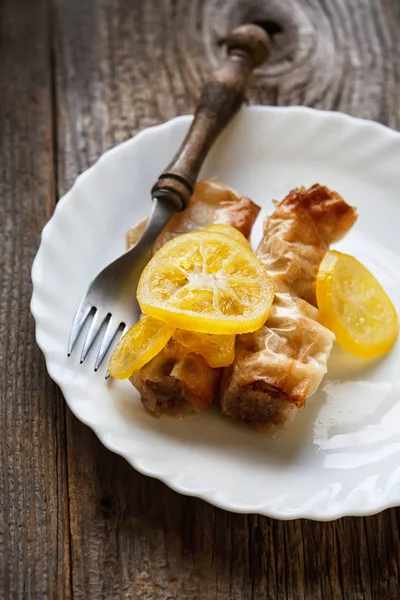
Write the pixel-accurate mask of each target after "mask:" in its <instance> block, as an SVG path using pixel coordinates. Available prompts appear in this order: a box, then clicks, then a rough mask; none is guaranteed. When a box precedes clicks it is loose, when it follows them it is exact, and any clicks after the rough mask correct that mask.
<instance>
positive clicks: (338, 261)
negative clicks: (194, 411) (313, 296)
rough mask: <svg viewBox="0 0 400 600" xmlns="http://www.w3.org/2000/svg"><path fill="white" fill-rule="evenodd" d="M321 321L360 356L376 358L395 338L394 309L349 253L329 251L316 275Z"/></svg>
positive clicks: (344, 346) (378, 285) (396, 325)
mask: <svg viewBox="0 0 400 600" xmlns="http://www.w3.org/2000/svg"><path fill="white" fill-rule="evenodd" d="M317 302H318V308H319V311H320V317H321V321H322V323H323V324H324V325H326V327H328V328H329V329H331V331H333V333H334V334H335V335H336V339H337V341H338V343H339V344H340V345H341V346H342V347H343V348H344V349H345V350H347V352H350V353H351V354H355V355H356V356H359V357H361V358H377V357H379V356H383V355H384V354H386V353H387V352H389V350H390V349H391V348H392V346H393V344H394V343H395V341H396V339H397V334H398V320H397V313H396V309H395V308H394V306H393V304H392V302H391V300H390V298H389V297H388V295H387V294H386V292H385V290H384V289H383V288H382V286H381V285H380V283H379V282H378V281H377V280H376V279H375V277H374V276H373V275H372V273H370V272H369V271H368V269H367V268H366V267H364V266H363V265H362V264H361V263H359V262H358V260H356V259H355V258H353V257H352V256H348V255H347V254H342V253H341V252H336V251H329V252H327V253H326V254H325V257H324V259H323V260H322V262H321V265H320V268H319V272H318V277H317Z"/></svg>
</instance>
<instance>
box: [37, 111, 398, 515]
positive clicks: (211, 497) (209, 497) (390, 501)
mask: <svg viewBox="0 0 400 600" xmlns="http://www.w3.org/2000/svg"><path fill="white" fill-rule="evenodd" d="M242 110H246V111H258V112H271V111H272V112H275V111H278V112H298V113H309V114H313V115H314V116H317V117H318V118H326V117H327V118H332V117H334V118H335V119H342V120H345V121H347V122H348V123H351V125H353V126H357V127H359V126H363V127H364V126H367V127H370V128H374V129H375V130H376V131H379V132H380V133H383V134H385V135H390V136H391V137H393V138H396V139H397V140H398V141H400V133H399V132H397V131H395V130H393V129H391V128H389V127H387V126H385V125H382V124H381V123H377V122H375V121H371V120H369V119H364V118H359V117H355V116H352V115H348V114H344V113H340V112H336V111H329V110H319V109H313V108H309V107H303V106H290V107H274V106H249V107H246V108H245V109H242ZM192 118H193V115H180V116H177V117H174V118H172V119H170V120H169V121H167V122H165V123H161V124H157V125H154V126H151V127H148V128H146V129H144V130H142V131H140V132H139V133H138V134H136V135H135V136H134V137H132V138H130V139H128V140H126V141H124V142H122V143H120V144H117V145H116V146H114V147H112V148H110V149H109V150H107V151H106V152H104V153H103V154H102V155H101V156H100V157H99V158H98V159H97V160H96V161H95V162H94V163H93V165H91V166H90V167H89V168H88V169H87V170H85V171H84V172H82V173H81V174H79V175H78V177H77V178H76V180H75V182H74V184H73V186H72V187H71V188H70V190H69V191H68V192H66V193H65V194H64V195H63V196H62V197H61V198H60V200H59V201H58V203H57V204H56V207H55V210H54V212H53V214H52V216H51V218H50V219H49V221H48V222H47V223H46V225H45V226H44V228H43V230H42V234H41V240H40V245H39V249H38V251H37V254H36V256H35V259H34V261H33V264H32V271H31V278H32V286H33V291H32V298H31V303H30V308H31V312H32V315H33V317H34V320H35V336H36V341H37V344H38V346H39V348H40V349H41V351H42V353H43V355H44V357H45V363H46V368H47V371H48V373H49V376H50V377H51V378H52V379H53V380H54V381H55V382H56V383H57V385H58V386H59V387H60V389H61V392H62V394H63V396H64V398H65V401H66V402H67V404H68V406H69V408H70V409H71V411H72V412H73V414H74V415H75V416H76V417H77V418H78V419H79V420H80V421H81V422H83V423H84V424H85V425H87V426H88V427H90V428H91V429H92V430H93V431H94V433H95V434H96V436H97V437H98V438H99V440H100V441H101V443H102V444H103V445H104V446H105V447H106V448H108V449H109V450H111V451H112V452H114V453H116V454H118V455H120V456H122V457H123V458H125V460H127V462H129V464H131V465H132V466H133V467H134V468H135V469H137V470H138V471H139V472H140V473H143V474H144V475H147V476H150V477H153V478H155V479H158V480H160V481H162V482H163V483H165V484H166V485H167V486H169V487H170V488H171V489H173V490H174V491H176V492H178V493H180V494H183V495H186V496H191V497H197V498H200V499H202V500H204V501H206V502H209V503H211V504H213V505H214V506H216V507H218V508H222V509H224V510H228V511H231V512H235V513H241V514H251V513H256V514H261V515H265V516H268V517H272V518H277V519H281V520H292V519H296V518H307V519H311V520H318V521H330V520H334V519H338V518H341V517H344V516H367V515H373V514H376V513H377V512H380V511H382V510H385V509H388V508H391V507H394V506H397V505H398V504H399V503H400V471H399V478H398V482H397V483H396V485H395V486H394V487H396V488H397V487H398V491H397V493H396V492H395V491H393V489H392V490H389V491H388V492H386V493H385V494H384V497H383V498H382V495H383V494H380V495H375V496H373V495H372V494H369V499H368V508H365V507H364V509H361V510H357V509H356V507H355V505H354V502H353V503H349V502H348V497H349V495H350V494H348V495H347V497H346V499H345V500H344V501H343V502H341V503H338V502H334V505H335V506H334V507H333V506H332V504H331V505H328V506H326V510H325V511H321V510H320V509H318V508H315V507H314V506H313V499H314V498H309V500H308V502H307V503H306V505H304V504H303V505H302V506H297V507H296V508H293V509H288V508H281V507H280V508H278V509H276V508H273V507H271V506H270V503H268V502H267V503H265V504H262V505H249V506H243V505H239V504H237V503H236V504H235V501H234V500H233V499H232V498H226V497H225V495H224V492H222V491H221V490H218V489H215V488H196V486H192V487H187V486H185V485H184V483H183V482H182V481H181V480H182V479H183V477H182V473H179V471H173V470H171V471H170V472H169V473H167V474H160V473H158V472H157V470H155V469H152V468H149V467H147V466H146V464H145V462H146V461H145V457H143V456H138V457H132V456H129V455H128V454H127V453H124V450H123V449H122V448H118V447H117V445H115V444H113V443H111V442H110V441H109V440H108V439H107V433H106V432H104V431H103V430H102V429H101V427H97V426H96V425H95V424H93V423H91V422H90V419H86V417H85V416H84V415H83V414H82V412H80V410H79V406H78V403H75V402H74V400H73V399H72V400H71V399H69V398H68V396H69V394H68V382H64V381H62V380H60V378H58V377H57V374H56V373H55V370H56V368H55V367H56V365H54V362H53V361H52V360H50V358H49V356H48V354H47V346H46V341H45V340H44V331H43V330H42V329H41V322H40V316H39V314H38V313H39V310H38V309H39V304H38V302H37V292H38V287H39V285H40V284H39V282H38V276H37V273H38V269H39V265H40V262H41V260H42V253H43V252H44V250H43V240H44V239H45V238H46V236H49V235H50V234H51V231H52V228H53V226H54V224H55V222H56V221H55V219H56V220H57V218H58V217H59V215H60V214H61V213H62V211H64V210H65V209H66V207H67V206H68V202H69V201H70V198H71V197H72V195H73V193H74V191H75V190H76V188H77V187H79V185H80V184H81V183H82V181H83V180H84V178H86V177H87V176H88V174H89V173H92V172H93V171H94V170H97V169H98V167H99V165H100V166H101V164H102V162H103V161H104V160H107V159H108V157H109V156H110V155H115V154H117V153H118V152H122V151H123V150H124V148H126V147H127V146H130V145H131V144H135V143H136V141H137V140H138V139H141V138H143V137H144V136H146V135H149V134H154V132H155V131H156V130H166V129H168V128H169V127H171V126H173V125H174V124H175V123H176V122H178V121H187V122H189V120H191V119H192ZM53 367H54V368H53ZM177 479H178V481H177ZM323 489H324V488H322V490H321V491H323Z"/></svg>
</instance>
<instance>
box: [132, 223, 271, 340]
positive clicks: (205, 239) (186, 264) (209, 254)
mask: <svg viewBox="0 0 400 600" xmlns="http://www.w3.org/2000/svg"><path fill="white" fill-rule="evenodd" d="M273 298H274V290H273V284H272V280H271V278H270V277H269V275H268V273H267V270H266V268H265V266H264V265H263V263H262V262H261V261H260V260H259V259H258V258H257V257H256V256H255V255H254V254H253V253H252V251H251V250H250V248H249V249H247V248H245V247H244V245H243V244H242V243H239V242H238V241H236V240H235V239H233V238H231V237H229V236H227V235H221V234H220V233H215V232H212V231H201V232H196V233H187V234H185V235H181V236H178V237H176V238H174V239H173V240H170V241H169V242H167V243H166V244H164V246H162V247H161V248H160V250H159V251H158V252H156V254H155V255H154V256H153V258H152V259H151V260H150V262H149V263H148V264H147V266H146V267H145V269H144V270H143V273H142V276H141V278H140V280H139V285H138V290H137V299H138V302H139V305H140V308H141V310H142V312H143V313H145V314H147V315H149V316H151V317H154V318H156V319H160V320H162V321H165V322H166V323H168V324H169V325H172V326H174V327H177V328H180V329H186V330H188V331H199V332H201V333H213V334H235V333H247V332H249V331H255V330H256V329H259V328H260V327H261V326H262V325H263V324H264V323H265V321H266V319H267V317H268V314H269V310H270V308H271V304H272V301H273Z"/></svg>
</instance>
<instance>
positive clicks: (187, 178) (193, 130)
mask: <svg viewBox="0 0 400 600" xmlns="http://www.w3.org/2000/svg"><path fill="white" fill-rule="evenodd" d="M224 42H225V44H226V47H227V54H228V56H227V58H226V60H225V62H224V64H223V65H222V67H221V68H220V69H218V70H217V71H215V72H214V73H213V75H212V76H211V79H210V80H209V81H208V83H206V84H205V86H204V88H203V90H202V93H201V96H200V100H199V103H198V105H197V108H196V111H195V115H194V119H193V121H192V124H191V127H190V129H189V131H188V133H187V135H186V137H185V139H184V140H183V142H182V144H181V146H180V148H179V150H178V152H177V153H176V155H175V156H174V158H173V159H172V161H171V163H170V164H169V165H168V167H167V168H166V169H165V171H163V173H162V174H161V175H160V176H159V178H158V180H157V182H156V183H155V184H154V186H153V188H152V190H151V195H152V199H153V208H152V211H151V215H150V218H149V220H148V222H147V225H146V228H145V230H144V232H143V234H142V237H141V238H140V240H139V241H138V242H137V244H136V245H135V246H134V247H133V248H131V249H130V250H129V251H128V252H126V253H125V254H123V255H122V256H120V257H119V258H118V259H117V260H115V261H114V262H112V263H111V264H109V265H108V266H107V267H106V268H105V269H103V270H102V271H101V272H100V273H99V274H98V275H97V277H96V278H95V279H94V280H93V281H92V283H91V284H90V285H89V288H88V290H87V291H86V293H85V295H84V296H83V298H82V300H81V302H80V304H79V306H78V309H77V311H76V314H75V317H74V320H73V323H72V328H71V333H70V339H69V344H68V356H70V355H71V353H72V351H73V349H74V346H75V344H76V341H77V339H78V337H79V334H80V333H81V331H82V329H83V326H84V325H85V323H86V321H87V319H88V317H89V315H92V320H91V323H90V326H89V330H88V332H87V335H86V339H85V341H84V344H83V348H82V353H81V359H80V360H81V363H83V361H84V360H85V358H86V357H87V355H88V352H89V350H90V348H91V346H92V345H93V343H94V341H95V339H96V338H97V336H98V335H99V333H100V331H101V330H102V329H104V327H105V331H104V334H103V338H102V340H101V344H100V349H99V351H98V354H97V358H96V361H95V366H94V370H95V371H97V370H98V368H99V367H100V365H101V363H102V362H103V360H104V357H105V355H106V354H107V351H108V349H109V348H110V346H111V344H112V341H113V339H114V338H115V337H116V336H117V333H118V331H121V335H122V334H123V333H124V331H125V329H126V328H127V327H130V326H131V325H133V324H134V323H135V322H136V321H137V320H138V319H139V317H140V309H139V305H138V303H137V300H136V288H137V284H138V281H139V277H140V275H141V273H142V271H143V269H144V267H145V265H146V264H147V262H148V261H149V260H150V257H151V250H152V246H153V243H154V241H155V240H156V238H157V236H158V235H159V234H160V233H161V231H162V230H163V229H164V227H165V225H166V224H167V223H168V221H169V220H170V218H171V216H172V215H173V214H174V213H175V212H177V211H181V210H184V209H185V208H186V207H187V205H188V202H189V198H190V196H191V195H192V193H193V188H194V185H195V182H196V180H197V177H198V174H199V172H200V169H201V167H202V164H203V162H204V160H205V158H206V156H207V154H208V152H209V150H210V148H211V146H212V145H213V143H214V141H215V140H216V138H217V137H218V135H219V134H220V133H221V132H222V131H223V129H224V128H225V127H226V125H227V124H228V123H229V121H230V120H231V119H232V117H233V116H234V115H235V114H236V113H237V111H238V110H239V108H240V106H241V104H242V102H243V99H244V92H245V88H246V84H247V81H248V79H249V76H250V74H251V71H252V69H254V68H255V67H257V66H259V65H261V64H262V63H263V62H264V60H265V59H266V58H267V55H268V53H269V39H268V36H267V34H266V33H265V31H264V30H263V29H261V28H260V27H258V26H256V25H242V26H241V27H237V28H236V29H234V30H233V31H232V32H231V33H230V34H229V35H228V36H227V37H226V38H225V40H224Z"/></svg>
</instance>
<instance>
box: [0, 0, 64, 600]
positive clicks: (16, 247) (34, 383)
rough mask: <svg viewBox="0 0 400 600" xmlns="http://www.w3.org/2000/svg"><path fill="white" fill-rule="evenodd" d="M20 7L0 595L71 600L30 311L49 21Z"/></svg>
mask: <svg viewBox="0 0 400 600" xmlns="http://www.w3.org/2000/svg"><path fill="white" fill-rule="evenodd" d="M18 9H19V10H16V4H15V3H14V2H13V0H3V1H2V2H1V3H0V54H1V59H0V86H1V100H0V199H1V201H0V248H1V268H0V336H1V351H0V429H1V432H0V439H1V456H0V540H1V542H0V597H1V598H2V599H3V598H4V599H5V600H6V599H9V598H10V599H11V598H69V597H70V596H71V594H70V556H69V526H68V520H69V517H68V501H67V499H68V485H67V465H66V447H65V406H64V402H63V399H62V397H61V394H60V393H59V392H58V390H57V388H56V385H55V384H54V383H53V382H52V381H51V380H50V379H49V377H48V376H47V374H46V369H45V364H44V360H43V357H42V356H41V353H40V352H39V349H38V348H37V347H36V344H35V339H34V327H33V319H32V317H31V316H30V313H29V301H30V295H31V284H30V267H31V263H32V260H33V257H34V254H35V251H36V247H37V245H38V242H39V237H40V230H41V228H42V227H43V225H44V224H45V222H46V221H47V219H48V218H49V217H50V215H51V213H52V210H53V205H54V173H55V171H54V161H53V150H52V148H53V108H52V104H53V102H52V85H51V66H50V60H51V48H50V46H49V36H48V28H49V20H48V9H47V5H46V2H45V1H38V2H35V6H33V4H32V3H31V2H29V1H28V0H27V1H25V2H18ZM32 31H35V35H32Z"/></svg>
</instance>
